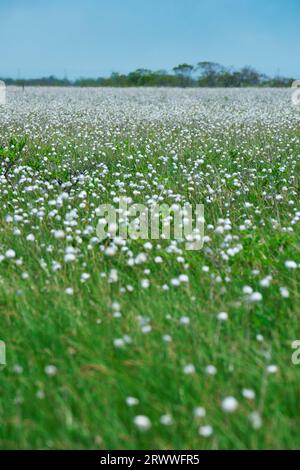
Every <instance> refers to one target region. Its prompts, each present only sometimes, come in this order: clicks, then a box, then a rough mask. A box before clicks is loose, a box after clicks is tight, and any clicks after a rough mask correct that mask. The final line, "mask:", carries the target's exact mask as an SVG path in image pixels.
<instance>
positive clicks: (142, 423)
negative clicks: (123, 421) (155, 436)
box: [133, 415, 152, 431]
mask: <svg viewBox="0 0 300 470" xmlns="http://www.w3.org/2000/svg"><path fill="white" fill-rule="evenodd" d="M133 422H134V424H135V426H136V427H137V428H138V429H139V430H140V431H148V430H149V429H150V428H151V426H152V424H151V421H150V419H149V418H148V417H147V416H144V415H137V416H135V417H134V420H133Z"/></svg>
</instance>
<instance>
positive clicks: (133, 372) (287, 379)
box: [0, 124, 300, 449]
mask: <svg viewBox="0 0 300 470" xmlns="http://www.w3.org/2000/svg"><path fill="white" fill-rule="evenodd" d="M163 129H164V128H160V127H159V126H154V128H153V129H152V130H151V133H149V132H146V130H145V129H139V130H138V131H137V135H135V136H134V138H132V136H131V139H132V141H131V142H130V140H128V137H126V136H125V137H123V136H122V135H121V136H119V137H115V149H107V151H106V154H105V155H101V153H99V152H98V153H97V151H95V153H94V154H93V152H91V153H92V156H91V157H90V159H89V160H88V161H84V158H83V156H86V155H87V154H88V152H89V151H90V148H89V146H88V145H87V147H86V148H85V149H81V151H79V157H78V156H76V155H78V150H77V149H76V147H75V142H76V138H75V137H74V136H73V135H71V136H70V145H69V146H68V150H61V151H62V154H61V155H64V158H60V154H59V151H60V149H59V147H57V148H56V153H57V154H58V156H57V157H52V158H50V159H48V161H42V159H41V155H50V156H51V147H50V148H48V147H47V146H46V144H45V148H42V149H38V147H37V145H38V144H37V142H36V141H35V140H30V138H29V140H27V145H26V148H25V149H24V150H23V151H22V156H21V160H18V164H20V162H21V164H24V165H27V167H26V168H27V169H26V170H24V169H23V171H25V173H26V172H27V173H26V174H27V176H28V175H30V174H31V181H28V182H27V183H26V182H25V183H24V182H22V181H21V182H20V175H16V174H11V175H10V179H9V181H7V182H2V183H1V186H0V194H1V207H0V254H1V253H2V254H4V253H5V251H6V250H7V249H9V248H11V249H13V250H15V252H16V259H22V260H23V264H22V265H21V266H17V265H16V263H15V261H14V260H7V259H4V260H3V261H2V262H1V263H0V315H1V335H0V336H1V339H2V340H4V341H5V343H6V348H7V365H6V367H3V368H2V370H1V373H0V381H1V385H0V393H1V395H0V439H1V448H3V449H11V448H16V449H21V448H22V449H29V448H30V449H53V448H57V449H66V448H68V449H90V448H96V449H149V448H151V449H154V448H159V449H186V448H190V449H199V448H201V449H270V448H272V449H279V448H285V449H286V448H289V449H296V448H299V446H300V440H299V426H298V421H299V418H298V410H299V402H300V389H299V380H300V366H297V365H293V364H292V362H291V355H292V352H293V350H292V348H291V342H292V341H293V340H295V339H299V338H300V323H299V315H300V311H299V305H300V291H299V279H300V276H299V269H296V270H290V269H288V268H287V267H285V261H286V260H295V261H296V262H298V263H299V262H300V253H299V236H300V228H299V222H298V223H295V224H294V225H292V228H293V231H291V232H286V231H283V230H282V227H289V226H291V220H292V219H293V217H294V216H295V211H296V210H298V211H299V185H298V181H299V154H300V152H299V150H300V147H299V131H298V130H295V131H294V130H288V131H287V130H286V129H284V128H282V130H281V132H278V133H276V134H275V133H274V132H271V131H270V132H269V134H268V132H267V131H265V133H264V139H263V141H262V139H261V135H260V134H259V133H257V132H253V133H247V132H245V133H244V135H243V137H244V138H243V139H240V138H239V137H238V134H236V133H235V132H234V131H232V133H231V134H228V135H227V136H226V137H223V136H222V135H221V134H218V132H217V131H216V134H215V135H212V134H211V135H208V136H206V137H205V139H204V138H203V135H201V136H200V135H198V131H197V130H196V129H195V132H194V133H193V126H192V124H191V125H190V126H189V132H190V135H192V137H191V139H186V140H185V139H184V138H183V135H182V134H181V133H180V132H179V130H178V129H173V130H168V132H165V131H164V130H163ZM214 138H215V140H214ZM72 139H73V140H72ZM292 139H294V140H292ZM216 141H217V144H216ZM290 142H293V145H290V146H289V147H287V143H290ZM168 144H169V146H171V147H173V148H175V149H176V151H177V155H178V161H177V168H176V167H174V165H173V163H172V160H171V159H169V162H168V163H167V164H164V163H162V161H161V160H160V159H159V157H160V156H161V155H165V154H167V153H168V147H167V146H168ZM147 145H148V150H147ZM72 146H73V147H72ZM216 146H217V147H219V148H221V149H222V151H221V153H220V152H217V151H216ZM169 148H170V147H169ZM258 148H259V149H260V151H259V152H257V149H258ZM80 152H81V153H80ZM162 152H164V153H162ZM140 153H141V154H142V157H139V154H140ZM72 155H73V157H74V158H73V159H72ZM129 155H133V156H134V160H130V159H129V158H128V156H129ZM200 156H201V157H203V159H204V164H202V165H201V170H202V171H203V172H204V173H203V176H202V177H201V178H200V179H199V182H198V184H197V185H194V184H193V183H191V182H188V175H192V174H193V172H194V173H195V171H194V170H193V168H194V162H195V160H196V159H197V158H199V157H200ZM30 161H39V164H38V165H32V164H28V162H30ZM100 163H102V164H103V163H104V164H105V165H106V166H107V172H106V174H105V175H104V176H102V177H101V178H100V180H101V184H103V187H104V189H99V181H97V176H98V173H99V170H97V168H99V164H100ZM149 163H151V164H152V166H153V168H155V169H156V170H157V174H156V175H155V174H151V168H150V167H149ZM118 164H119V166H118ZM63 165H65V166H64V167H63ZM281 165H285V169H284V171H283V172H281V171H278V168H279V167H280V166H281ZM78 167H79V169H78ZM253 169H254V170H255V171H252V170H253ZM269 169H271V171H270V172H269ZM185 170H186V173H184V171H185ZM79 172H81V173H83V174H85V175H89V179H88V180H86V181H85V183H84V184H83V185H82V186H81V185H80V184H79V185H76V184H75V185H74V187H73V188H71V190H70V195H71V196H72V197H73V199H71V200H70V201H69V202H66V203H65V204H64V205H63V207H62V208H58V211H59V214H60V215H61V217H62V220H61V221H59V220H55V218H54V217H52V218H51V217H49V212H50V211H51V210H53V208H55V206H49V205H48V202H49V201H50V200H51V199H55V198H57V196H58V194H60V193H61V192H62V189H61V186H60V185H61V184H62V183H63V182H64V181H62V182H61V181H58V180H59V179H60V175H64V176H63V178H65V179H66V181H68V178H70V175H72V174H73V175H75V177H76V175H77V174H79ZM116 172H118V173H119V175H116ZM137 172H139V173H140V174H141V175H143V176H139V177H136V176H135V175H136V174H137ZM2 173H4V164H3V171H2ZM126 173H128V174H129V175H130V178H129V179H127V180H126V179H124V175H125V174H126ZM226 174H229V176H228V178H227V177H225V175H226ZM118 179H120V180H122V181H123V180H124V181H125V183H126V194H127V195H131V196H132V197H134V199H135V201H136V202H143V201H144V197H145V195H149V194H151V191H153V193H157V192H158V190H157V187H156V186H155V185H154V184H153V182H154V181H157V183H158V184H164V185H165V187H167V188H168V189H173V191H174V193H176V194H180V195H182V197H184V198H186V199H189V200H190V201H192V202H203V203H204V205H205V218H206V228H205V234H206V235H207V236H209V237H210V241H208V242H207V243H205V245H204V248H203V250H201V251H199V252H186V251H183V253H182V256H183V257H184V262H185V264H186V265H188V266H187V267H186V269H184V267H183V264H182V263H181V262H179V261H178V260H177V256H178V255H176V254H172V253H167V252H166V246H167V245H168V243H166V242H162V243H161V246H158V245H159V242H153V249H152V250H151V252H150V253H149V255H148V259H147V261H146V263H144V264H142V265H137V266H134V267H129V266H127V265H126V259H127V257H126V255H125V254H124V253H122V252H120V251H119V252H118V253H117V255H115V256H113V257H108V256H106V255H104V254H103V253H102V252H101V251H100V250H99V247H98V246H97V245H96V246H94V247H93V248H91V249H90V248H89V247H88V245H89V238H91V236H92V235H90V236H85V235H83V234H82V233H81V234H80V236H81V238H82V241H81V242H80V241H78V239H76V234H75V233H74V230H81V231H84V230H85V229H86V226H87V225H91V226H93V227H94V228H95V227H96V222H97V219H96V217H91V218H90V220H89V217H90V216H91V214H92V213H93V210H94V208H95V207H97V205H99V203H100V202H104V201H106V202H107V201H110V200H111V197H112V196H111V193H110V191H112V190H115V191H116V193H117V194H118V189H117V187H116V186H115V181H116V180H118ZM142 179H145V181H146V182H145V184H144V188H143V189H141V190H140V191H141V194H139V195H136V196H134V195H133V191H134V189H135V188H133V187H130V186H129V184H128V183H129V182H130V181H133V182H134V183H136V184H137V185H140V184H143V183H141V181H142ZM235 180H236V181H238V182H239V183H240V187H239V188H238V187H237V186H236V184H235ZM49 181H50V182H52V186H51V187H50V188H48V189H47V190H46V187H47V186H46V184H47V183H48V182H49ZM193 181H195V179H194V180H193ZM33 184H36V185H37V188H36V189H35V190H34V191H33V192H25V191H24V188H25V187H26V186H28V185H33ZM191 184H192V185H193V186H194V191H190V190H189V189H188V187H189V185H191ZM207 185H210V187H211V188H213V189H214V194H213V198H212V201H209V202H208V201H207V200H206V198H207V197H208V196H209V194H208V189H207ZM284 186H286V187H287V190H284V189H282V188H283V187H284ZM83 189H84V190H86V191H87V197H86V206H85V207H84V208H79V204H80V202H82V201H81V200H80V199H79V198H78V195H79V193H80V191H82V190H83ZM264 191H265V193H266V195H267V196H268V197H266V196H265V195H263V193H264ZM277 193H281V194H283V199H282V200H280V201H277V200H276V198H275V194H277ZM40 198H43V199H40ZM290 200H293V201H294V205H293V206H292V205H290V204H289V201H290ZM164 201H165V202H171V199H170V198H168V196H167V195H165V196H164ZM245 202H250V203H252V204H253V206H252V207H250V208H245ZM68 204H70V207H72V208H73V207H78V215H79V217H78V225H77V226H76V227H75V229H74V230H73V229H72V230H71V232H70V233H71V235H72V237H73V238H72V240H71V241H66V240H65V239H63V240H57V239H55V238H54V237H53V235H52V234H51V230H52V229H58V228H64V227H63V218H64V216H65V214H66V212H67V211H68V207H67V205H68ZM41 206H43V207H44V208H45V214H46V215H45V216H44V218H43V219H42V220H39V218H38V217H37V216H36V215H35V214H34V213H33V212H32V209H33V208H39V207H41ZM16 208H18V209H23V210H24V212H27V217H26V216H25V217H24V219H25V220H26V219H27V220H28V223H24V220H23V221H21V222H19V223H17V222H13V223H8V222H6V221H5V217H6V215H7V214H13V212H14V211H15V210H16ZM294 208H297V209H294ZM257 210H259V211H260V212H257ZM228 216H229V217H230V220H231V225H232V229H231V230H230V231H229V232H228V233H230V234H231V235H233V236H237V237H238V239H237V240H234V239H233V241H229V242H228V243H229V246H235V245H237V244H238V243H240V244H241V245H242V247H243V249H242V250H241V251H240V252H239V253H237V254H236V255H235V256H233V257H230V258H229V260H224V259H223V258H222V256H221V253H222V251H223V250H224V249H227V248H224V247H223V246H222V244H223V243H224V237H225V235H226V233H225V234H221V235H218V234H216V233H215V232H214V229H209V228H208V226H209V224H212V225H213V226H214V228H215V227H216V226H217V225H218V223H217V220H218V218H220V217H223V218H226V217H228ZM245 218H249V219H251V221H252V227H251V228H248V229H247V230H245V231H240V230H239V226H240V225H241V224H243V223H244V220H245ZM272 219H273V221H272ZM274 220H276V221H277V222H278V224H279V225H278V226H275V224H274ZM15 226H19V228H20V230H21V234H20V235H14V234H13V230H14V228H15ZM30 233H34V235H35V241H34V242H30V241H27V240H26V236H27V235H28V234H30ZM93 236H95V233H94V234H93ZM128 244H129V247H130V249H132V251H133V252H134V253H135V254H137V253H139V252H141V251H145V250H144V249H143V243H141V242H140V241H137V242H134V241H132V242H131V241H130V242H128ZM69 245H73V246H77V247H78V248H79V250H80V254H81V256H79V257H78V258H77V261H75V262H74V263H70V264H66V263H64V249H65V247H66V246H69ZM49 246H51V247H52V248H51V249H50V250H49V249H48V248H49ZM157 255H160V256H162V258H163V260H164V262H163V263H162V264H156V263H155V262H154V257H155V256H157ZM53 260H55V261H57V262H59V263H60V264H61V269H60V270H58V271H56V272H53V270H52V267H51V266H52V261H53ZM41 262H42V266H41ZM203 266H209V272H204V271H203V269H202V268H203ZM112 268H114V269H117V270H118V274H119V278H118V281H117V282H116V283H109V282H108V281H107V277H103V275H102V276H101V275H100V273H106V274H107V273H109V271H110V270H111V269H112ZM145 269H149V270H150V273H149V274H145V273H144V270H145ZM253 270H257V271H258V273H257V274H254V273H253ZM22 272H27V273H28V274H29V278H28V279H22V277H21V274H22ZM83 272H87V273H89V274H90V275H91V277H90V279H89V280H88V281H87V282H85V283H82V282H81V281H80V276H81V274H82V273H83ZM181 273H186V274H188V276H189V282H188V283H187V284H181V285H180V286H179V287H173V286H170V288H169V290H168V291H165V290H162V285H163V284H165V283H166V284H169V285H170V280H171V279H173V278H175V277H176V276H178V275H179V274H181ZM212 275H214V276H215V277H217V276H220V279H221V280H220V282H218V280H216V279H214V278H212ZM267 275H272V282H271V284H270V286H269V287H266V288H263V287H261V286H260V283H259V281H260V280H261V279H263V278H264V277H266V276H267ZM143 278H148V279H150V287H149V288H148V289H141V288H140V280H141V279H143ZM226 278H228V279H226ZM127 285H131V286H133V288H134V289H133V292H128V291H127V290H126V291H125V292H124V293H122V292H120V288H122V287H126V286H127ZM247 285H250V286H251V287H252V288H253V290H254V291H259V292H261V293H262V295H263V300H262V301H261V302H258V303H254V304H249V303H248V302H247V301H246V300H245V295H244V294H243V291H242V290H243V287H244V286H247ZM68 287H72V288H73V289H74V294H73V295H67V294H66V293H65V289H66V288H68ZM280 287H287V288H288V290H289V298H283V297H282V296H281V295H280V291H279V288H280ZM114 301H117V302H119V304H120V310H121V312H122V317H121V318H115V317H114V316H113V309H112V302H114ZM221 311H225V312H228V315H229V319H228V321H226V322H223V323H221V322H220V321H218V319H217V314H218V313H219V312H221ZM139 315H140V316H143V317H147V318H148V319H149V320H148V321H149V323H150V324H151V326H152V330H151V332H149V333H147V334H145V333H143V332H142V331H141V326H140V323H139V322H138V321H137V317H138V316H139ZM182 316H188V317H189V318H190V324H189V325H186V326H183V325H181V323H180V318H181V317H182ZM259 334H260V335H263V337H264V340H263V341H262V342H260V341H258V340H257V335H259ZM124 335H129V336H130V338H131V343H129V344H126V345H125V346H124V347H123V348H116V347H115V346H114V344H113V341H114V339H116V338H122V337H123V336H124ZM163 335H170V336H171V337H172V341H171V342H170V343H167V342H165V341H163V339H162V337H163ZM187 364H193V365H194V366H195V369H196V372H195V374H192V375H186V374H184V373H183V367H184V366H185V365H187ZM210 364H212V365H214V366H215V367H216V368H217V374H216V375H213V376H210V375H207V374H206V373H205V368H206V366H207V365H210ZM269 364H275V365H276V366H277V367H278V371H277V373H275V374H268V373H267V366H268V365H269ZM16 365H18V366H21V367H22V369H21V373H17V372H18V368H17V369H16V367H15V366H16ZM47 365H55V366H56V368H57V373H56V375H54V376H49V375H47V374H46V373H45V367H46V366H47ZM19 372H20V370H19ZM244 388H249V389H252V390H254V391H255V393H256V396H255V399H254V400H252V401H250V400H247V399H246V398H244V397H243V396H242V390H243V389H244ZM41 392H43V396H41ZM129 396H132V397H136V398H137V399H138V400H139V404H138V405H137V406H133V407H129V406H128V405H127V404H126V398H127V397H129ZM226 396H234V397H235V398H236V399H237V400H238V402H239V406H238V409H237V410H236V411H235V412H234V413H226V412H224V411H223V409H222V407H221V401H222V400H223V398H224V397H226ZM197 406H203V407H205V409H206V416H205V417H203V418H195V417H194V416H193V410H194V408H195V407H197ZM254 411H256V412H258V413H259V414H260V416H261V419H262V425H261V427H260V428H259V429H254V428H253V426H252V424H251V422H250V420H249V415H250V414H251V413H253V412H254ZM139 414H141V415H146V416H147V417H149V418H150V420H151V423H152V427H151V429H149V430H148V431H147V432H141V431H140V430H139V429H137V428H136V426H135V425H134V423H133V419H134V417H135V416H136V415H139ZM164 414H171V415H172V417H173V424H172V425H171V426H164V425H162V424H161V423H160V417H161V416H162V415H164ZM204 424H209V425H211V426H213V428H214V432H213V434H212V436H211V437H209V438H203V437H201V436H200V435H199V433H198V428H199V426H201V425H204Z"/></svg>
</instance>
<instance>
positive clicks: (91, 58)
mask: <svg viewBox="0 0 300 470" xmlns="http://www.w3.org/2000/svg"><path fill="white" fill-rule="evenodd" d="M299 56H300V0H0V76H3V77H5V76H6V77H7V76H12V77H17V76H19V77H38V76H45V75H50V74H55V75H57V76H58V77H62V76H64V75H65V73H67V75H68V77H69V78H74V77H79V76H91V77H95V76H101V75H102V76H106V75H108V74H110V73H111V72H112V71H120V72H128V71H130V70H134V69H136V68H139V67H145V68H151V69H156V70H157V69H171V68H172V67H173V66H174V65H177V64H178V63H181V62H188V63H192V64H196V63H197V62H199V61H201V60H211V61H215V62H219V63H222V64H224V65H227V66H234V67H240V66H243V65H253V66H254V67H256V68H257V69H258V70H259V71H261V72H265V73H267V74H270V75H273V74H276V73H280V74H282V75H291V76H294V77H295V78H299V79H300V60H299Z"/></svg>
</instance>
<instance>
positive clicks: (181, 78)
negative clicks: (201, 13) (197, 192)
mask: <svg viewBox="0 0 300 470" xmlns="http://www.w3.org/2000/svg"><path fill="white" fill-rule="evenodd" d="M4 81H5V82H6V84H7V85H18V86H78V87H105V86H109V87H140V86H148V87H151V86H153V87H163V86H169V87H288V86H291V84H292V82H293V79H292V78H285V77H280V76H277V77H273V78H270V77H268V76H267V75H264V74H261V73H259V72H258V71H257V70H255V69H254V68H253V67H250V66H245V67H243V68H241V69H239V70H235V69H231V68H227V67H224V66H223V65H220V64H217V63H215V62H199V63H198V64H197V65H196V66H194V65H190V64H179V65H177V66H176V67H174V68H173V69H172V72H167V71H165V70H158V71H152V70H148V69H137V70H135V71H133V72H130V73H128V74H120V73H117V72H114V73H112V74H111V75H110V77H107V78H105V77H99V78H79V79H77V80H69V79H67V78H63V79H60V78H56V77H55V76H50V77H45V78H35V79H12V78H7V79H4Z"/></svg>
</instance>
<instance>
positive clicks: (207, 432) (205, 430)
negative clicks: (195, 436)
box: [198, 424, 214, 437]
mask: <svg viewBox="0 0 300 470" xmlns="http://www.w3.org/2000/svg"><path fill="white" fill-rule="evenodd" d="M213 432H214V430H213V427H212V426H210V425H209V424H206V425H204V426H200V427H199V429H198V433H199V435H200V436H201V437H210V436H211V435H212V434H213Z"/></svg>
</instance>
